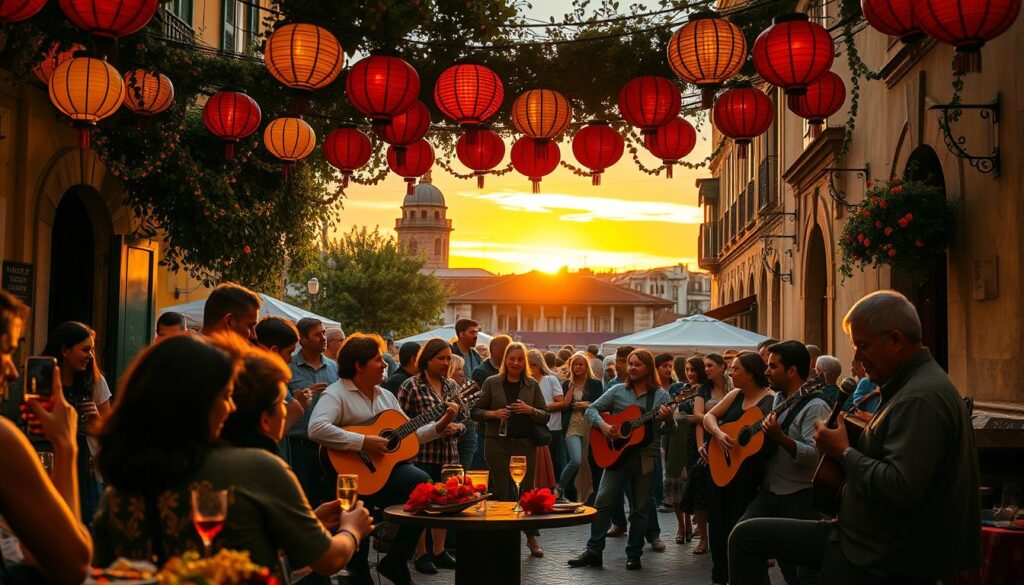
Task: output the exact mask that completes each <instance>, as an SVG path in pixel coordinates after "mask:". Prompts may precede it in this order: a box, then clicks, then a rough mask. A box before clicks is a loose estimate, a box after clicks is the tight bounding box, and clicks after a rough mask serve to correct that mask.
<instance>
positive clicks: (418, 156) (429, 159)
mask: <svg viewBox="0 0 1024 585" xmlns="http://www.w3.org/2000/svg"><path fill="white" fill-rule="evenodd" d="M432 166H434V147H432V146H430V143H429V142H427V141H426V140H423V139H421V140H420V141H419V142H416V143H413V144H410V145H409V146H408V148H407V149H406V151H405V161H404V162H399V160H398V152H396V151H395V147H394V146H389V147H388V167H389V168H390V169H391V171H392V172H394V173H395V174H396V175H398V176H400V177H405V182H406V183H408V186H407V188H406V190H405V192H406V193H407V194H408V195H412V190H413V187H414V186H415V184H416V179H417V178H418V177H421V176H423V175H425V174H427V171H429V170H430V167H432Z"/></svg>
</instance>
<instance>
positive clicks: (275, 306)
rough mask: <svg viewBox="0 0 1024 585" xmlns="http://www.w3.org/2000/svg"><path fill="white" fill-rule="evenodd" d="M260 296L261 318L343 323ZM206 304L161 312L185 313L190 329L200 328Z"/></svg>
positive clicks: (339, 324)
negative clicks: (307, 319)
mask: <svg viewBox="0 0 1024 585" xmlns="http://www.w3.org/2000/svg"><path fill="white" fill-rule="evenodd" d="M257 294H258V295H259V296H260V301H261V304H260V318H262V317H264V316H265V315H276V316H278V317H283V318H285V319H288V320H289V321H298V320H299V319H302V318H304V317H312V318H314V319H319V320H320V321H322V322H323V324H324V327H340V326H341V323H338V322H337V321H334V320H332V319H328V318H327V317H321V316H320V315H317V314H316V313H310V312H309V311H307V310H305V309H300V308H299V307H296V306H295V305H289V304H288V303H286V302H284V301H282V300H278V299H275V298H274V297H271V296H267V295H265V294H263V293H257ZM205 305H206V299H203V300H201V301H192V302H191V303H185V304H183V305H175V306H173V307H164V308H163V309H161V310H160V313H161V314H163V313H166V312H168V311H174V312H177V313H181V314H182V315H185V321H186V322H187V323H188V327H189V329H199V328H200V327H202V326H203V307H204V306H205Z"/></svg>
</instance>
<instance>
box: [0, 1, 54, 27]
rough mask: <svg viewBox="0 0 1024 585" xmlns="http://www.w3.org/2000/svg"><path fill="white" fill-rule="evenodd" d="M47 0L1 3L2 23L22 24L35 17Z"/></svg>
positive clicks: (0, 20) (0, 17)
mask: <svg viewBox="0 0 1024 585" xmlns="http://www.w3.org/2000/svg"><path fill="white" fill-rule="evenodd" d="M45 4H46V0H4V1H3V2H0V22H6V23H11V22H21V21H22V20H27V19H29V18H32V17H33V16H35V15H36V14H37V13H38V12H39V11H40V10H42V9H43V6H44V5H45Z"/></svg>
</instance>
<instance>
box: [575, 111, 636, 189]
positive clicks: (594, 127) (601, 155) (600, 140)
mask: <svg viewBox="0 0 1024 585" xmlns="http://www.w3.org/2000/svg"><path fill="white" fill-rule="evenodd" d="M625 148H626V143H625V141H624V140H622V137H621V136H619V133H618V132H616V131H615V130H614V129H613V128H612V127H611V126H610V125H609V124H608V122H591V123H590V124H587V125H586V126H584V127H583V128H580V130H579V132H577V133H576V136H573V137H572V154H573V156H575V157H576V160H578V161H579V163H580V164H581V165H583V166H585V167H587V168H589V169H590V170H591V173H590V176H591V178H592V180H591V182H592V184H593V185H595V186H596V185H600V184H601V173H603V172H604V170H605V169H607V168H608V167H610V166H612V165H613V164H615V163H617V162H619V159H620V158H622V152H623V151H624V150H625Z"/></svg>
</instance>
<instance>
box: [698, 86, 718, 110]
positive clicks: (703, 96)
mask: <svg viewBox="0 0 1024 585" xmlns="http://www.w3.org/2000/svg"><path fill="white" fill-rule="evenodd" d="M714 105H715V88H713V87H705V88H702V89H701V90H700V107H701V108H703V109H705V110H710V109H711V108H712V107H714Z"/></svg>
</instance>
